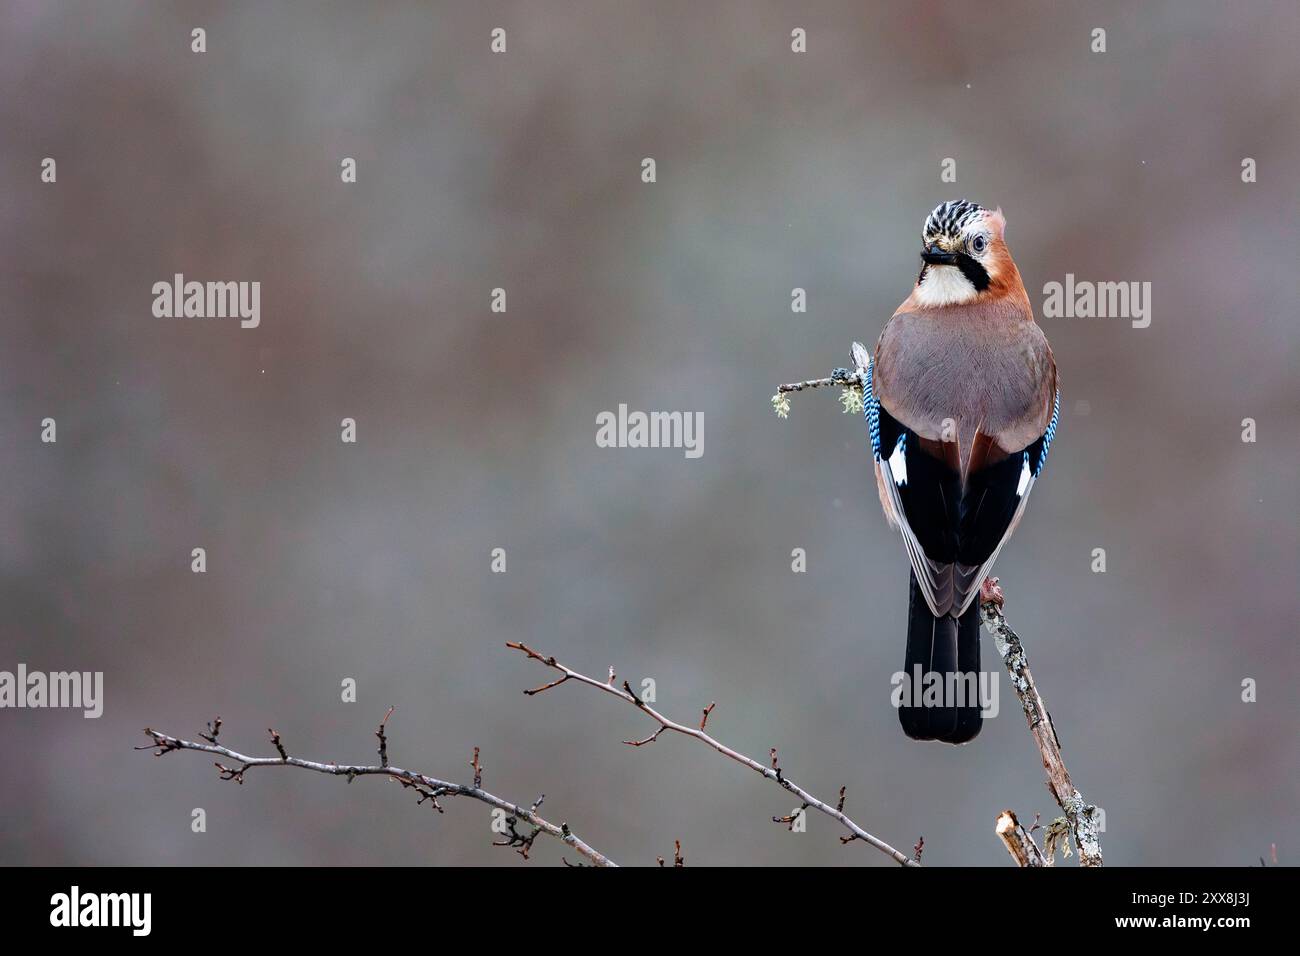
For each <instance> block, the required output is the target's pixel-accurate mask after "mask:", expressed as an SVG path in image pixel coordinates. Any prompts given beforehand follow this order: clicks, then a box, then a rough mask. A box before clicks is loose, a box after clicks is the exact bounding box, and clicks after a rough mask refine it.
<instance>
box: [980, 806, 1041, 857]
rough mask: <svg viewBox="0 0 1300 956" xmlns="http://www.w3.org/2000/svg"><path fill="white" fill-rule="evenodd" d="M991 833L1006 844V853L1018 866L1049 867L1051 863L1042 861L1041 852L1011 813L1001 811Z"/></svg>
mask: <svg viewBox="0 0 1300 956" xmlns="http://www.w3.org/2000/svg"><path fill="white" fill-rule="evenodd" d="M993 832H995V833H996V834H997V835H998V838H999V839H1000V840H1001V841H1002V842H1003V843H1004V844H1006V847H1007V852H1008V853H1010V854H1011V856H1012V857H1013V858H1014V859H1015V861H1016V862H1017V863H1018V864H1020V866H1022V867H1025V866H1051V863H1050V862H1049V861H1047V860H1046V859H1044V857H1043V851H1042V850H1040V849H1039V848H1038V844H1037V843H1036V842H1034V838H1033V837H1032V836H1031V835H1030V833H1029V831H1028V830H1026V829H1025V828H1024V825H1023V824H1021V822H1020V821H1019V820H1017V819H1016V815H1015V813H1013V812H1012V811H1010V810H1003V811H1002V812H1001V813H1000V814H998V821H997V825H996V826H995V827H994V831H993Z"/></svg>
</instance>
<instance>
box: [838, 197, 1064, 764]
mask: <svg viewBox="0 0 1300 956" xmlns="http://www.w3.org/2000/svg"><path fill="white" fill-rule="evenodd" d="M1005 233H1006V217H1005V216H1004V215H1003V213H1002V210H1001V208H996V209H987V208H985V207H983V206H980V205H978V204H977V203H973V202H970V201H968V200H965V199H959V200H953V201H950V202H944V203H941V204H940V205H939V206H937V207H936V208H935V209H934V211H933V212H931V213H930V215H929V216H927V217H926V220H925V225H924V227H923V229H922V233H921V244H922V245H921V271H920V274H919V275H918V276H917V279H916V284H915V286H914V287H913V288H912V292H911V294H910V295H909V296H908V297H907V298H906V299H905V300H904V301H903V303H902V305H900V306H899V307H898V309H897V310H896V311H895V312H894V314H893V317H892V318H890V320H889V321H888V322H887V323H886V324H885V327H884V330H883V331H882V332H881V334H880V339H879V340H878V342H877V343H876V348H875V352H874V355H870V356H869V355H867V354H866V350H865V348H864V347H862V346H861V345H856V346H855V358H856V360H857V364H858V365H859V367H861V368H865V370H866V375H865V379H864V381H863V389H862V391H863V408H864V412H865V415H866V419H867V424H868V432H869V436H870V439H871V445H872V452H873V459H874V470H875V475H876V484H877V487H878V490H879V493H880V503H881V506H882V507H883V509H884V512H885V517H886V519H887V521H888V523H889V524H890V526H891V527H892V528H894V529H897V530H898V531H899V532H900V533H901V536H902V539H903V544H904V547H905V550H906V551H907V556H908V560H909V562H910V564H911V572H910V583H909V596H908V616H907V652H906V658H905V660H906V667H905V672H904V673H905V675H906V678H907V679H908V680H914V679H915V678H916V677H917V676H918V675H930V674H935V675H937V676H938V677H939V678H941V679H942V680H943V683H942V685H939V686H941V687H942V688H943V689H944V692H943V693H942V694H941V695H940V696H937V697H928V698H927V696H926V695H916V694H913V695H911V696H910V698H906V699H902V700H901V701H900V702H901V703H902V704H903V705H902V706H899V707H898V714H899V720H900V722H901V723H902V725H903V731H904V732H905V733H906V734H907V736H909V737H911V738H914V739H917V740H938V741H943V742H946V743H950V744H964V743H967V742H969V741H971V740H973V739H974V738H975V736H976V735H977V734H978V733H979V731H980V727H981V725H982V723H983V714H982V711H981V706H980V702H979V696H978V692H977V691H976V688H977V687H978V686H979V684H978V677H979V673H978V672H979V668H980V646H979V638H980V618H979V604H980V600H981V598H980V596H981V593H982V592H983V594H984V596H985V598H987V599H994V600H997V601H998V603H1000V591H997V590H996V585H997V579H996V578H990V577H989V573H990V571H991V570H992V568H993V563H994V561H996V560H997V557H998V555H999V554H1000V553H1001V551H1002V548H1003V546H1004V545H1005V544H1006V543H1007V540H1008V539H1009V538H1010V537H1011V534H1012V532H1014V531H1015V529H1016V526H1017V525H1018V524H1019V522H1020V519H1021V516H1022V515H1023V514H1024V510H1025V504H1026V502H1027V501H1028V500H1029V494H1030V492H1031V491H1032V490H1033V488H1034V483H1035V482H1036V481H1037V479H1038V477H1039V475H1040V474H1041V473H1042V470H1043V465H1044V464H1045V463H1046V461H1047V453H1048V449H1049V448H1050V447H1051V444H1052V439H1053V438H1054V437H1055V434H1056V422H1057V416H1058V413H1059V411H1060V404H1061V397H1060V390H1059V387H1058V383H1057V372H1056V362H1055V359H1054V358H1053V355H1052V349H1051V346H1050V345H1049V344H1048V342H1047V337H1046V335H1044V334H1043V331H1042V329H1040V328H1039V326H1038V325H1037V323H1036V322H1035V321H1034V313H1033V307H1032V306H1031V304H1030V301H1029V296H1028V294H1027V293H1026V292H1025V286H1024V283H1023V282H1022V281H1021V278H1020V271H1019V270H1018V269H1017V268H1016V264H1015V261H1014V260H1013V259H1012V258H1011V252H1010V250H1009V249H1008V248H1007V244H1006V239H1005ZM918 668H919V670H918ZM925 679H929V678H925ZM961 688H964V689H965V691H964V692H963V693H954V692H953V691H954V690H955V689H961ZM927 702H928V706H927Z"/></svg>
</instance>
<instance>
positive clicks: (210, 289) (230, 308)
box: [153, 272, 262, 329]
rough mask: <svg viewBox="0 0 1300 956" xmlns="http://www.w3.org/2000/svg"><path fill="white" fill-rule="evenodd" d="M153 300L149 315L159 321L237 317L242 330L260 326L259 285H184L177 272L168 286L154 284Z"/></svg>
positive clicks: (234, 283) (159, 283)
mask: <svg viewBox="0 0 1300 956" xmlns="http://www.w3.org/2000/svg"><path fill="white" fill-rule="evenodd" d="M153 296H154V299H153V314H154V317H155V318H159V319H233V318H235V317H238V318H239V325H240V327H241V328H245V329H255V328H257V327H258V326H259V325H260V324H261V322H262V283H261V282H196V281H193V280H191V281H189V282H186V281H185V276H184V275H183V274H181V273H179V272H178V273H176V275H175V276H173V277H172V281H171V282H166V281H163V282H155V283H154V284H153Z"/></svg>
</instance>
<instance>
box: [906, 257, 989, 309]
mask: <svg viewBox="0 0 1300 956" xmlns="http://www.w3.org/2000/svg"><path fill="white" fill-rule="evenodd" d="M977 295H979V292H978V290H976V288H975V286H974V285H972V284H971V281H970V279H967V278H966V276H964V275H963V274H962V271H961V270H960V269H958V268H957V267H956V266H926V267H925V277H924V278H922V279H921V284H920V285H919V286H917V287H916V301H917V302H918V303H919V304H920V305H923V306H928V307H931V308H933V307H936V306H941V305H961V304H962V303H963V302H969V301H971V300H972V299H974V298H975V297H976V296H977Z"/></svg>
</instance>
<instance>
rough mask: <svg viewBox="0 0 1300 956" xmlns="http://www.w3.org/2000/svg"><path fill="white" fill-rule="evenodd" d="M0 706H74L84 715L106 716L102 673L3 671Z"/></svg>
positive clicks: (23, 668) (23, 667) (22, 668)
mask: <svg viewBox="0 0 1300 956" xmlns="http://www.w3.org/2000/svg"><path fill="white" fill-rule="evenodd" d="M0 707H16V708H22V707H72V708H80V709H81V710H82V711H83V714H82V716H84V717H87V718H94V717H99V716H100V715H102V714H103V713H104V672H103V671H93V672H92V671H84V672H83V671H50V672H49V673H46V672H45V671H29V670H28V669H27V665H26V664H19V665H18V670H17V672H16V673H15V672H13V671H0Z"/></svg>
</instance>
